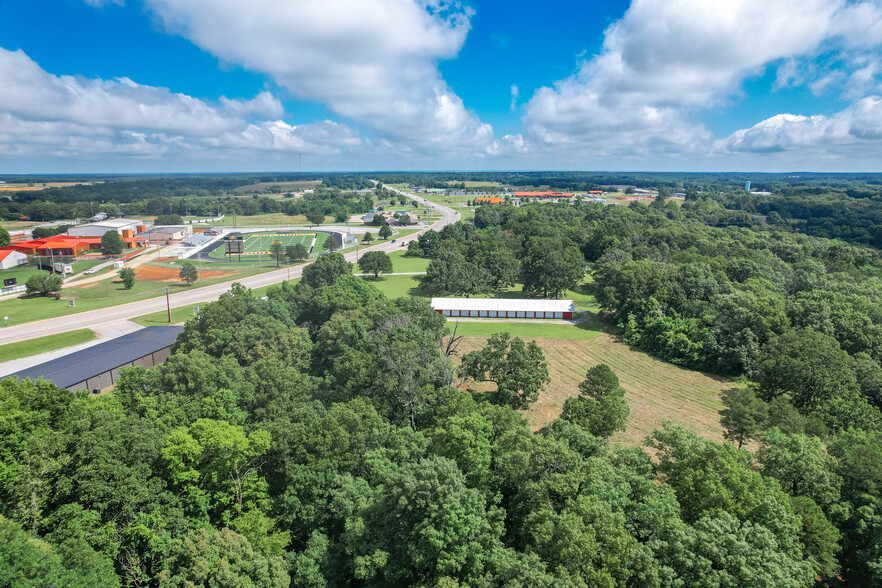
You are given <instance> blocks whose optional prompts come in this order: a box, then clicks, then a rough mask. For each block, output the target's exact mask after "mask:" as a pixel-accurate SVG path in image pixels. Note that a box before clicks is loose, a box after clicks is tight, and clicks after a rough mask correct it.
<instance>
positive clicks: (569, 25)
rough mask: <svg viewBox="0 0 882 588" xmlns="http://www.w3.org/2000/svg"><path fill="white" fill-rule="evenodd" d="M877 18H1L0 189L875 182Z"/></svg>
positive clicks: (348, 2)
mask: <svg viewBox="0 0 882 588" xmlns="http://www.w3.org/2000/svg"><path fill="white" fill-rule="evenodd" d="M880 83H882V0H866V1H859V2H849V1H846V0H799V1H797V0H776V2H773V3H772V2H768V1H767V0H635V1H634V2H603V3H601V2H584V1H581V2H579V1H574V0H560V1H558V2H555V3H551V4H546V3H536V2H518V1H515V2H512V1H509V2H505V3H503V2H501V1H500V0H475V1H473V2H466V3H461V2H455V1H450V0H323V1H322V2H313V1H305V0H301V1H290V2H277V1H276V0H174V1H172V0H0V173H28V172H53V171H55V172H78V171H83V172H98V171H106V172H117V171H133V172H137V171H144V172H162V171H252V170H253V171H263V170H286V169H291V170H296V169H297V161H298V155H299V156H301V157H302V159H303V162H304V169H305V170H322V171H324V170H342V169H354V170H375V169H393V170H394V169H561V170H563V169H591V170H604V169H606V170H684V171H689V170H696V171H699V170H720V171H729V170H756V171H786V170H809V171H814V170H817V171H880V163H882V98H880V94H882V87H880Z"/></svg>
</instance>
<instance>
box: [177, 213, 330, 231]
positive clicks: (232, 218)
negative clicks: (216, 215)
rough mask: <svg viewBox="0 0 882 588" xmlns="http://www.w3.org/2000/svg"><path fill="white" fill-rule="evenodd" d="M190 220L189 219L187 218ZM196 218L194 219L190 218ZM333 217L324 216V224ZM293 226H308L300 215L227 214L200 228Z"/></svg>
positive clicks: (306, 221) (203, 224) (307, 222)
mask: <svg viewBox="0 0 882 588" xmlns="http://www.w3.org/2000/svg"><path fill="white" fill-rule="evenodd" d="M188 218H190V217H188ZM192 218H196V217H192ZM333 221H334V217H332V216H326V217H325V221H324V222H325V224H328V223H332V222H333ZM293 225H309V221H308V220H306V216H304V215H302V214H295V215H291V216H289V215H287V214H282V213H280V212H276V213H271V214H256V215H253V216H241V215H235V214H228V215H226V216H224V218H222V219H220V220H219V221H211V222H209V223H201V226H203V227H205V226H223V227H234V228H235V227H266V226H269V227H288V226H293Z"/></svg>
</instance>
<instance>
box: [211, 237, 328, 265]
mask: <svg viewBox="0 0 882 588" xmlns="http://www.w3.org/2000/svg"><path fill="white" fill-rule="evenodd" d="M328 237H329V235H328V234H327V233H307V232H298V233H251V234H246V235H242V242H243V250H242V253H241V259H242V261H244V260H245V259H250V260H252V261H257V260H258V258H261V259H267V258H270V257H271V252H272V246H273V243H275V242H276V241H278V242H279V243H281V244H282V247H286V248H287V247H289V246H290V245H296V244H298V243H300V244H301V245H303V246H304V247H306V249H307V251H309V253H310V254H312V253H313V252H314V251H319V250H320V249H319V248H320V247H321V246H322V244H323V243H324V242H325V240H326V239H327V238H328ZM219 243H220V244H219V246H218V247H217V248H216V249H214V250H213V251H212V252H211V253H209V255H210V256H211V257H213V258H215V259H230V258H235V259H239V258H240V255H239V254H238V253H234V254H231V255H225V251H226V247H225V245H224V241H223V240H222V241H220V242H219Z"/></svg>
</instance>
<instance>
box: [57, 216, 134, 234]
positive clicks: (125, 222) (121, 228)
mask: <svg viewBox="0 0 882 588" xmlns="http://www.w3.org/2000/svg"><path fill="white" fill-rule="evenodd" d="M143 226H144V221H139V220H130V219H125V218H120V219H107V220H103V221H100V222H97V223H88V224H85V225H78V226H76V227H71V228H69V229H68V230H67V234H68V235H70V236H72V237H103V236H104V233H108V232H110V231H116V232H117V234H119V235H120V236H123V237H134V236H135V233H137V232H139V230H140V228H142V227H143Z"/></svg>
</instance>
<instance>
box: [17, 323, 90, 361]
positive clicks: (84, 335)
mask: <svg viewBox="0 0 882 588" xmlns="http://www.w3.org/2000/svg"><path fill="white" fill-rule="evenodd" d="M95 337H96V335H95V331H93V330H91V329H78V330H76V331H67V332H66V333H59V334H57V335H48V336H46V337H36V338H34V339H27V340H25V341H18V342H16V343H7V344H6V345H0V362H2V361H12V360H13V359H21V358H22V357H30V356H32V355H37V354H38V353H45V352H46V351H55V350H56V349H64V348H65V347H71V346H73V345H79V344H80V343H85V342H86V341H91V340H92V339H94V338H95Z"/></svg>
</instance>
